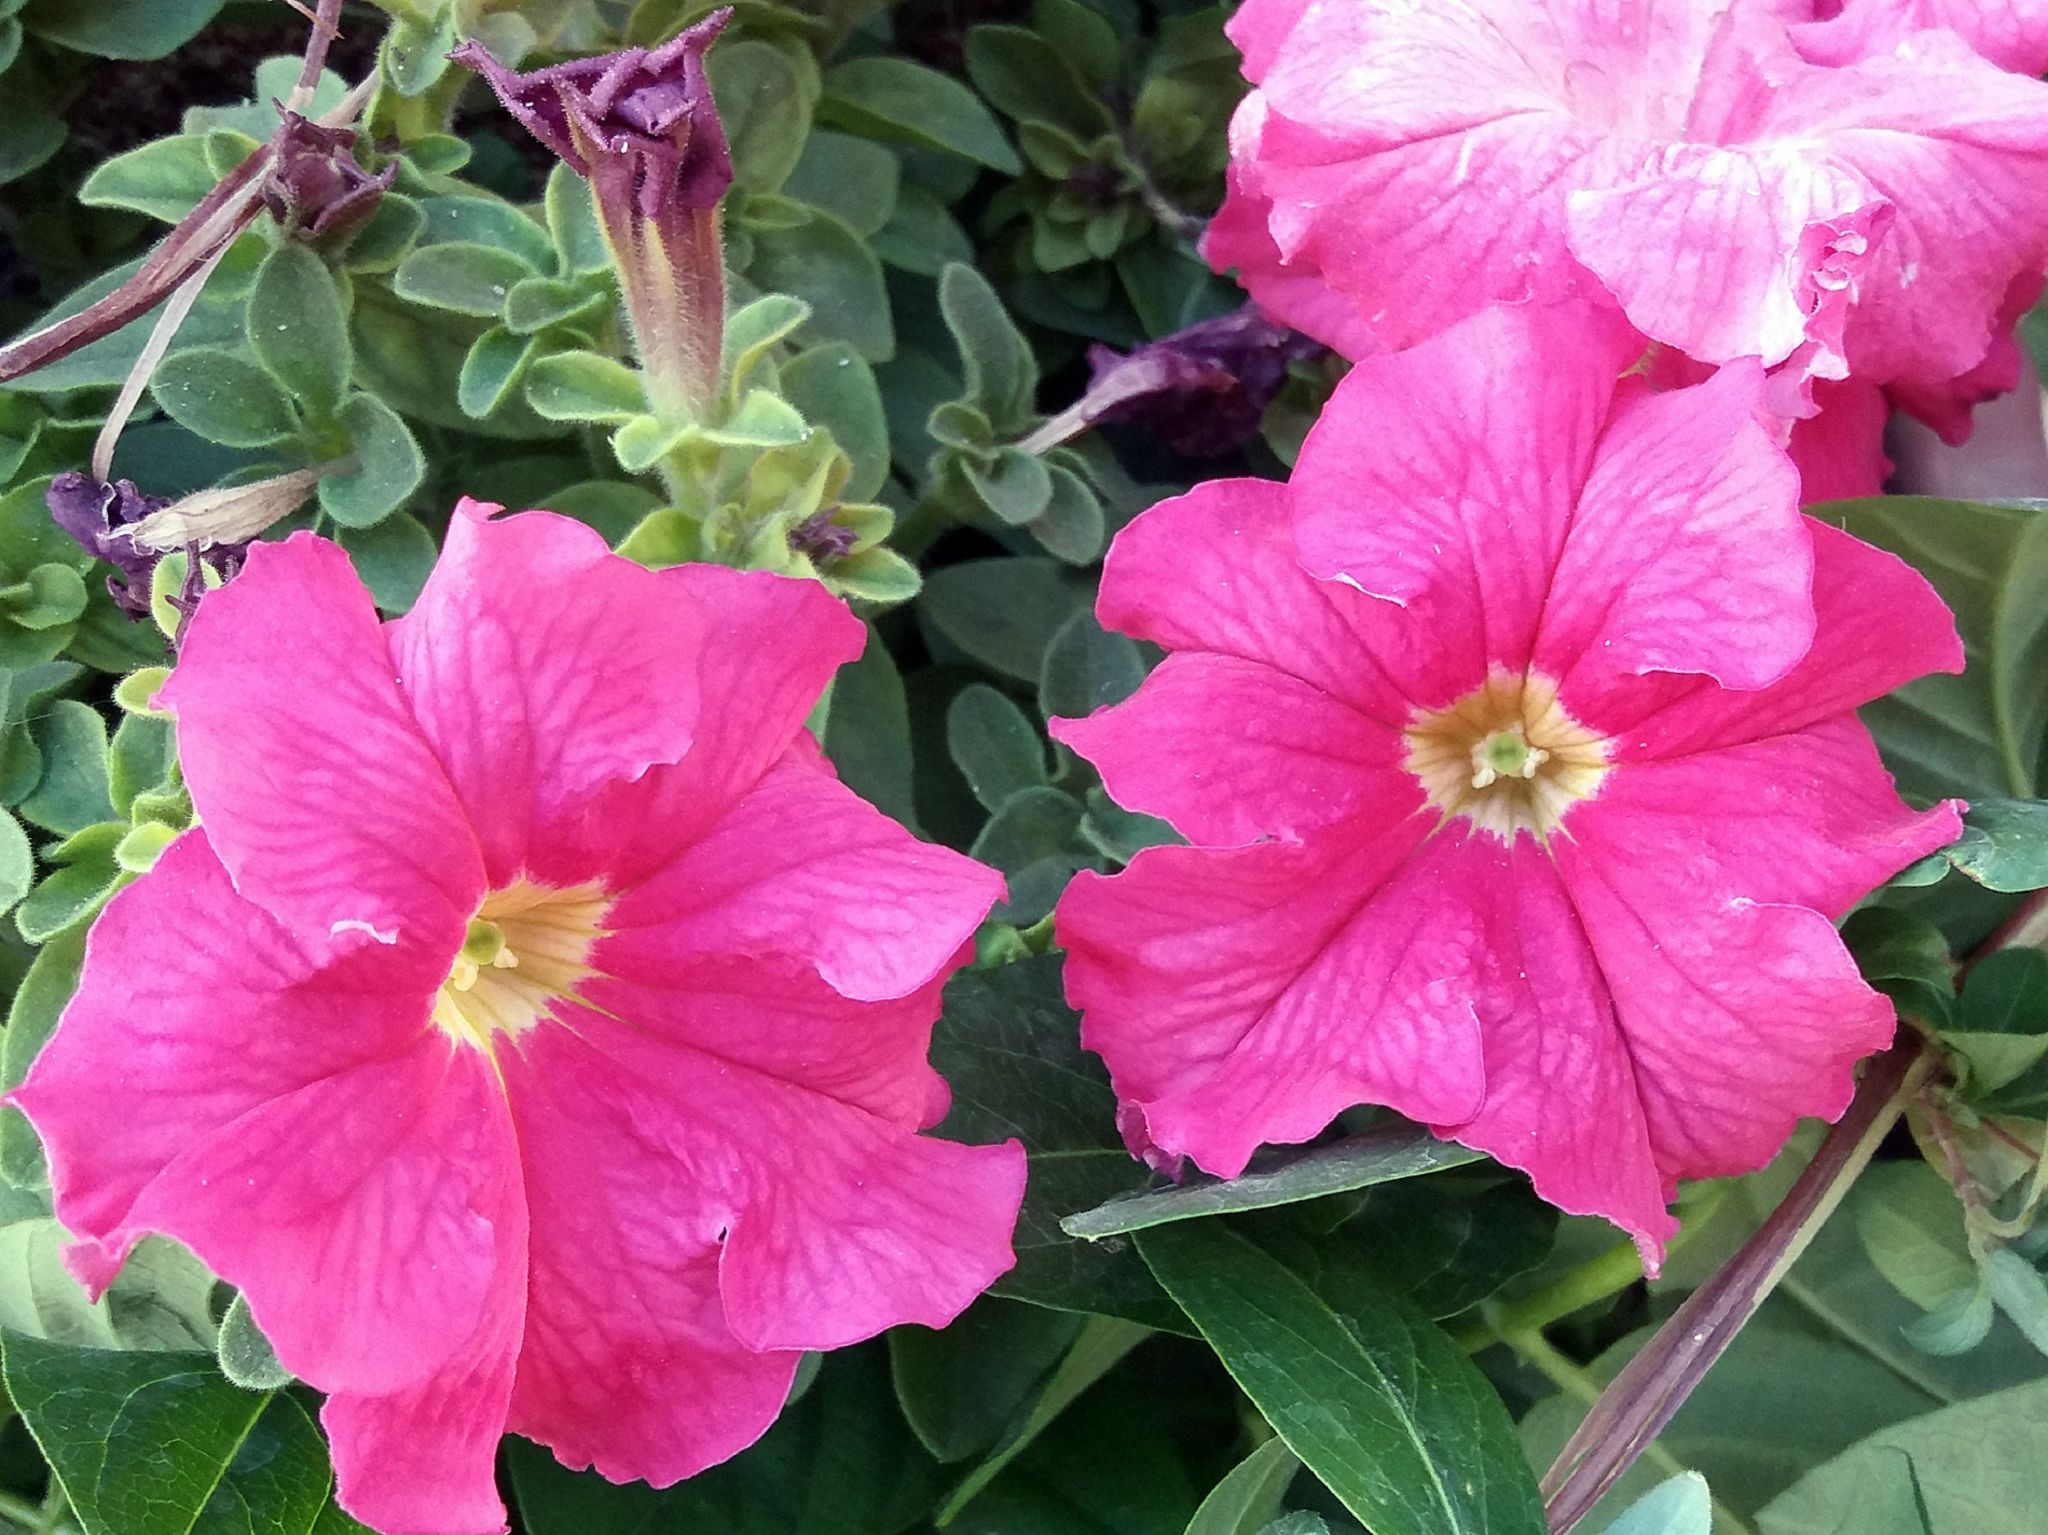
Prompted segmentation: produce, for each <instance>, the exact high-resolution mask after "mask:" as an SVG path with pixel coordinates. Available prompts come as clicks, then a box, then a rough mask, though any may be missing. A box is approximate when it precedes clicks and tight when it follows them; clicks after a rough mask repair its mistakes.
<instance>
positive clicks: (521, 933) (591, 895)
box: [434, 879, 611, 1053]
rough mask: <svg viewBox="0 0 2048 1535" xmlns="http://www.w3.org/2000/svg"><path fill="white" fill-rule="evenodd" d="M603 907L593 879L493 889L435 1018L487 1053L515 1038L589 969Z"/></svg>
mask: <svg viewBox="0 0 2048 1535" xmlns="http://www.w3.org/2000/svg"><path fill="white" fill-rule="evenodd" d="M610 906H611V902H610V900H609V899H608V898H607V897H606V896H605V893H604V889H603V887H602V886H600V885H598V884H596V883H594V882H593V883H590V884H584V885H576V886H573V887H570V888H568V889H555V888H553V887H551V886H547V885H534V884H529V883H528V882H527V881H525V880H523V879H522V880H516V881H514V882H513V883H512V884H509V885H507V886H506V887H505V888H504V889H503V890H493V891H492V892H491V893H490V894H489V895H487V896H485V897H484V903H483V905H482V906H480V907H478V908H477V913H476V915H475V916H474V917H472V918H470V922H469V933H468V935H467V936H466V937H465V938H464V940H463V944H462V951H461V952H460V953H459V954H457V955H456V956H455V963H454V965H453V966H452V967H451V968H450V970H449V972H448V979H447V980H445V981H443V982H442V983H441V990H440V992H439V993H438V994H437V995H436V996H435V998H434V1022H435V1023H436V1024H437V1025H439V1026H440V1029H441V1031H442V1032H443V1033H444V1034H446V1035H447V1036H448V1037H449V1038H450V1039H452V1040H455V1041H456V1042H457V1043H458V1044H465V1045H473V1046H475V1047H476V1048H477V1049H479V1050H482V1051H485V1052H486V1053H488V1052H489V1051H490V1049H491V1046H492V1044H493V1043H494V1037H495V1036H497V1035H501V1034H502V1035H505V1036H507V1037H509V1038H513V1039H517V1038H518V1037H519V1036H520V1035H521V1034H523V1033H525V1032H526V1031H527V1030H528V1029H530V1028H532V1027H533V1026H534V1025H535V1024H536V1023H539V1022H540V1021H541V1019H543V1018H545V1017H546V1016H548V1013H549V1010H550V1008H552V1007H553V1005H554V1004H555V1003H556V1002H557V1001H560V1000H565V999H569V998H573V997H574V996H575V995H576V988H577V986H578V985H579V984H581V983H582V982H583V981H585V980H587V979H589V978H590V977H591V976H592V975H594V974H596V972H595V971H594V970H592V969H591V968H590V964H589V961H590V951H591V950H592V949H594V948H595V947H596V946H597V941H598V939H600V938H602V937H603V936H604V917H605V914H606V912H607V911H608V910H609V909H610Z"/></svg>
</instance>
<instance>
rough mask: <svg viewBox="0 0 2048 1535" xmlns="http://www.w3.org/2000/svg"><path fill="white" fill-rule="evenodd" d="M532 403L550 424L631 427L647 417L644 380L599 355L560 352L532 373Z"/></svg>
mask: <svg viewBox="0 0 2048 1535" xmlns="http://www.w3.org/2000/svg"><path fill="white" fill-rule="evenodd" d="M526 403H527V404H529V405H531V406H532V407H533V408H534V409H535V410H536V411H538V412H539V413H540V414H541V415H543V416H545V417H547V418H548V420H550V421H603V422H625V421H631V420H632V419H633V418H634V417H635V416H641V415H645V414H646V412H647V390H646V389H645V387H644V386H643V385H642V384H641V382H640V375H639V374H637V373H635V372H634V371H633V370H632V369H631V368H629V367H627V366H626V365H625V364H624V363H622V362H618V361H616V360H614V359H612V358H610V357H600V356H598V355H597V353H595V352H555V353H553V354H552V355H550V356H547V357H543V358H541V359H539V360H538V361H537V362H535V363H534V364H533V365H532V366H531V367H530V368H528V369H527V371H526Z"/></svg>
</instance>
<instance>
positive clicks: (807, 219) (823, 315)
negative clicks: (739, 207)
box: [747, 204, 896, 362]
mask: <svg viewBox="0 0 2048 1535" xmlns="http://www.w3.org/2000/svg"><path fill="white" fill-rule="evenodd" d="M789 206H790V207H792V208H795V207H797V205H796V204H790V205H789ZM752 233H753V242H754V259H753V261H752V263H751V264H750V265H749V266H748V268H747V277H748V279H749V280H750V281H751V282H752V283H753V284H754V286H755V287H757V288H760V289H762V290H763V291H764V292H775V293H789V294H794V295H795V296H796V297H798V298H800V299H802V300H804V302H805V303H807V304H809V305H810V306H811V317H810V319H809V320H807V321H806V322H805V323H804V326H803V328H802V329H801V330H800V331H799V332H798V338H799V339H800V340H803V341H806V342H820V341H844V342H847V343H848V344H850V345H851V346H852V347H853V348H854V349H855V350H856V351H858V352H859V353H860V354H861V355H862V356H863V357H865V358H867V359H868V361H870V362H882V361H885V360H886V359H887V358H888V357H889V355H890V354H891V353H892V352H894V351H895V350H896V331H895V326H894V324H893V323H892V322H891V320H890V318H889V313H890V311H889V292H888V289H887V288H886V287H885V286H884V284H883V281H882V264H881V262H879V261H877V260H876V259H875V254H874V252H873V251H871V250H869V249H868V247H867V242H866V241H864V240H862V239H861V237H860V236H859V235H857V234H855V233H854V232H853V231H852V230H851V229H849V228H847V227H846V225H845V224H843V223H841V222H840V221H839V220H838V219H836V218H834V217H833V216H832V215H831V214H829V213H823V212H820V211H818V210H816V209H802V210H801V216H800V217H799V218H798V219H797V220H796V221H795V222H793V223H791V224H789V225H787V226H777V227H775V228H756V229H754V230H753V231H752Z"/></svg>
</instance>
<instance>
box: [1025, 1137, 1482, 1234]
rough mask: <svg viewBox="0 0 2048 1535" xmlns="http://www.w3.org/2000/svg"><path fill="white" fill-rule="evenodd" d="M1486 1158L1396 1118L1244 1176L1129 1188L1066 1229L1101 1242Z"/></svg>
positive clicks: (1270, 1155) (1264, 1162) (1271, 1157)
mask: <svg viewBox="0 0 2048 1535" xmlns="http://www.w3.org/2000/svg"><path fill="white" fill-rule="evenodd" d="M1480 1160H1481V1155H1480V1153H1478V1152H1476V1151H1472V1150H1470V1149H1468V1148H1466V1147H1464V1146H1460V1145H1458V1144H1457V1143H1456V1142H1454V1141H1442V1140H1438V1139H1437V1138H1436V1137H1435V1136H1433V1135H1431V1134H1430V1133H1429V1132H1428V1131H1427V1130H1425V1129H1423V1128H1422V1127H1421V1126H1420V1125H1411V1124H1408V1123H1406V1122H1405V1121H1399V1120H1396V1121H1390V1122H1389V1123H1387V1124H1384V1125H1377V1126H1375V1127H1374V1128H1372V1129H1370V1130H1367V1131H1365V1132H1364V1133H1363V1134H1360V1135H1354V1136H1351V1137H1349V1138H1347V1139H1345V1140H1341V1141H1337V1142H1335V1143H1333V1144H1331V1145H1328V1146H1318V1147H1316V1148H1315V1149H1314V1150H1312V1151H1291V1150H1279V1151H1268V1152H1266V1153H1265V1154H1264V1155H1263V1156H1262V1157H1260V1158H1258V1159H1255V1160H1254V1161H1253V1163H1252V1166H1251V1167H1250V1168H1249V1169H1248V1170H1247V1171H1246V1172H1245V1173H1243V1174H1242V1175H1241V1176H1239V1177H1236V1178H1230V1179H1222V1178H1210V1177H1207V1176H1204V1175H1195V1176H1191V1177H1189V1178H1188V1179H1187V1180H1186V1181H1184V1182H1182V1183H1180V1184H1177V1185H1175V1186H1174V1187H1172V1188H1165V1189H1151V1190H1147V1191H1145V1192H1142V1193H1137V1194H1126V1195H1123V1196H1121V1197H1120V1198H1117V1199H1112V1200H1110V1201H1108V1202H1107V1203H1105V1204H1101V1205H1098V1206H1096V1207H1095V1208H1094V1209H1092V1210H1083V1211H1081V1212H1080V1213H1079V1214H1076V1215H1070V1216H1068V1217H1067V1218H1066V1219H1065V1220H1063V1221H1061V1222H1060V1228H1061V1229H1062V1230H1063V1231H1065V1232H1066V1233H1067V1235H1069V1236H1076V1237H1085V1238H1087V1239H1088V1240H1090V1241H1096V1240H1099V1239H1101V1238H1103V1237H1109V1236H1119V1235H1123V1234H1125V1233H1128V1232H1133V1231H1144V1230H1147V1229H1148V1228H1150V1227H1153V1226H1163V1225H1166V1224H1168V1223H1169V1222H1172V1221H1185V1220H1194V1219H1197V1218H1199V1217H1201V1216H1205V1215H1228V1214H1232V1213H1235V1212H1240V1211H1245V1210H1266V1209H1271V1208H1273V1207H1274V1206H1276V1205H1288V1204H1296V1203H1299V1202H1300V1201H1302V1200H1304V1199H1321V1198H1323V1197H1324V1196H1325V1195H1328V1194H1342V1193H1346V1192H1348V1191H1350V1190H1352V1189H1363V1188H1371V1187H1372V1186H1373V1185H1374V1184H1379V1183H1391V1182H1393V1181H1395V1180H1397V1179H1401V1178H1419V1177H1423V1176H1425V1175H1427V1174H1429V1173H1436V1172H1442V1171H1444V1170H1445V1169H1446V1168H1452V1167H1462V1166H1464V1165H1465V1164H1466V1163H1468V1162H1477V1161H1480Z"/></svg>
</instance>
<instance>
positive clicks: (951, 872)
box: [607, 742, 1003, 1000]
mask: <svg viewBox="0 0 2048 1535" xmlns="http://www.w3.org/2000/svg"><path fill="white" fill-rule="evenodd" d="M1002 893H1003V881H1002V877H1001V876H1000V875H998V874H997V873H996V872H995V871H994V870H993V869H990V868H988V867H986V866H984V865H982V864H979V863H976V862H975V861H974V860H973V859H971V858H966V857H963V856H962V855H961V854H959V853H956V852H953V851H952V850H951V849H949V848H943V847H935V846H933V845H931V844H930V843H925V842H920V841H918V840H917V838H915V837H913V836H912V835H911V834H910V833H909V832H907V831H905V830H904V829H903V828H902V827H901V826H899V825H897V824H896V823H895V822H894V821H892V820H890V819H889V818H888V817H887V816H884V815H883V814H881V813H880V812H879V811H877V810H876V809H874V808H873V807H872V806H871V805H869V804H868V803H867V802H866V801H865V800H862V799H861V798H860V797H859V796H858V795H856V794H855V793H854V792H853V791H852V790H850V789H848V788H847V787H846V786H845V785H843V784H841V783H840V782H839V781H838V779H837V778H835V777H834V776H833V774H832V770H831V768H830V767H829V766H827V765H826V764H825V762H824V761H823V759H822V758H821V757H820V756H819V755H818V752H817V748H816V747H815V746H811V745H809V744H808V742H804V743H802V744H799V745H798V746H797V747H795V748H794V749H792V750H791V751H790V752H789V753H788V754H787V755H786V756H784V757H783V759H782V760H781V761H780V762H779V763H777V764H776V765H775V766H773V767H771V768H770V769H768V771H767V773H766V774H765V775H764V776H763V777H762V778H761V779H760V781H759V782H758V783H756V784H755V785H754V786H753V787H752V788H751V789H749V790H747V792H746V793H745V794H744V795H742V796H741V798H740V800H739V802H738V803H737V804H735V805H733V806H732V808H731V809H730V810H728V811H727V812H726V814H725V815H724V817H723V818H721V819H720V820H719V822H718V823H717V824H716V825H715V826H713V827H712V828H711V829H710V830H709V831H707V832H706V833H705V834H704V836H703V837H702V838H701V839H700V840H698V841H697V842H695V843H694V844H692V845H691V846H690V847H689V848H688V849H687V850H686V851H685V852H684V853H683V854H682V856H681V857H680V858H678V859H677V860H676V861H675V862H674V863H672V864H670V865H669V866H668V867H667V868H665V869H663V870H662V871H661V872H660V873H658V874H656V875H654V876H653V877H652V878H650V879H649V880H648V881H647V882H646V883H644V884H642V885H640V886H639V887H638V888H636V889H635V890H633V891H632V892H631V893H630V894H629V895H627V896H626V897H625V898H623V899H622V900H621V901H620V902H619V903H618V904H617V905H616V906H615V907H613V909H612V911H611V913H610V915H609V917H608V918H607V926H608V927H609V928H610V929H611V931H613V932H614V933H621V934H629V935H630V939H629V940H617V941H615V943H614V951H615V952H616V950H617V947H618V944H619V943H620V942H626V941H630V943H631V944H632V947H633V953H634V956H635V963H636V965H641V966H646V965H652V964H655V963H657V962H659V963H660V964H663V965H666V966H671V967H676V968H683V967H687V966H688V965H689V964H690V963H691V962H692V960H693V959H695V958H696V957H698V956H704V955H739V954H757V953H783V954H792V955H797V956H801V957H802V958H804V959H805V960H807V961H809V962H810V963H812V964H814V965H816V966H817V968H818V971H819V973H820V974H821V975H822V976H824V978H825V979H826V980H827V981H829V982H830V983H831V984H832V985H833V986H834V987H836V988H837V989H838V990H839V991H840V992H842V993H843V994H845V995H846V996H849V997H855V998H860V999H863V1000H877V999H880V998H885V997H899V996H903V995H904V994H906V993H908V992H910V991H913V990H915V989H917V988H918V987H920V986H922V985H924V984H925V983H926V982H927V981H929V980H931V979H932V977H933V976H935V975H937V974H938V973H939V971H940V970H941V968H942V967H945V966H946V965H947V964H948V962H949V961H951V960H952V958H953V956H954V954H955V953H956V952H957V951H958V950H959V948H960V945H961V944H963V943H965V942H966V941H967V940H968V939H969V938H970V937H972V936H973V933H974V929H975V928H976V927H977V926H978V925H979V924H980V922H981V919H982V918H983V917H985V916H987V915H988V911H989V908H990V907H991V906H993V905H994V904H995V902H996V901H998V900H1000V899H1001V898H1002ZM650 929H658V931H647V930H650Z"/></svg>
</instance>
